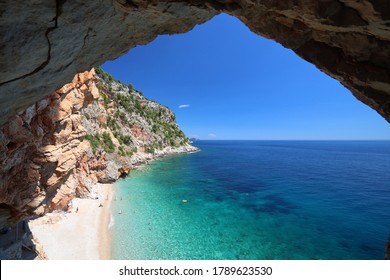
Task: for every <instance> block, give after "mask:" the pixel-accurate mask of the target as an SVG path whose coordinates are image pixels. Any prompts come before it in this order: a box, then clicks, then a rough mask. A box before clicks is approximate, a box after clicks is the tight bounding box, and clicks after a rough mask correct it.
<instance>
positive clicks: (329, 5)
mask: <svg viewBox="0 0 390 280" xmlns="http://www.w3.org/2000/svg"><path fill="white" fill-rule="evenodd" d="M0 12H1V17H0V34H1V38H2V40H1V48H0V56H1V59H0V124H2V123H4V122H5V121H6V120H7V118H8V117H9V116H11V115H13V114H15V113H17V112H18V111H21V110H24V109H26V108H27V107H28V106H30V105H32V104H33V103H35V102H37V101H39V100H40V99H42V98H43V97H45V96H47V95H48V94H50V93H51V92H53V91H54V90H55V89H57V88H59V87H61V86H62V85H64V84H65V83H68V82H70V81H71V80H72V78H73V76H74V75H75V74H76V73H79V72H82V71H85V70H88V69H90V68H91V67H93V66H96V65H100V64H102V63H103V62H104V61H106V60H109V59H114V58H117V57H119V56H121V55H122V54H124V53H126V52H127V51H128V50H130V49H131V48H133V47H135V46H136V45H143V44H147V43H148V42H150V41H152V40H153V39H154V38H156V36H157V35H159V34H175V33H183V32H187V31H189V30H191V29H192V28H193V27H194V26H195V25H196V24H200V23H204V22H206V21H208V20H209V19H211V18H212V17H213V16H214V15H216V14H218V13H220V12H225V13H228V14H231V15H233V16H236V17H237V18H239V19H240V20H241V21H242V22H243V23H244V24H246V25H247V26H248V27H249V28H250V29H251V30H252V31H253V32H255V33H257V34H259V35H261V36H264V37H267V38H270V39H273V40H275V41H277V42H279V43H281V44H282V45H283V46H285V47H287V48H290V49H292V50H294V51H295V52H296V53H297V54H298V55H299V56H301V57H302V58H303V59H305V60H307V61H309V62H311V63H313V64H315V65H316V66H317V67H318V68H319V69H321V70H322V71H323V72H325V73H327V74H328V75H330V76H332V77H333V78H335V79H337V80H339V81H340V82H341V83H342V84H343V85H344V86H346V87H347V88H348V89H350V90H351V92H352V94H354V95H355V96H356V97H357V98H358V99H359V100H361V101H362V102H364V103H366V104H367V105H369V106H370V107H372V108H373V109H375V110H376V111H378V113H379V114H381V115H382V116H383V117H384V118H386V119H387V120H388V121H389V120H390V84H389V83H390V82H389V81H390V71H389V67H390V43H389V41H390V23H389V20H390V3H389V2H388V1H387V0H375V1H374V0H371V1H368V0H366V1H365V0H362V1H350V0H338V1H337V0H320V1H317V0H316V1H314V0H284V1H273V0H261V1H260V0H241V1H233V0H226V1H225V0H218V1H212V0H208V1H202V0H186V1H179V0H176V1H175V0H173V1H158V0H128V1H125V0H114V1H112V0H100V1H81V0H75V1H65V0H57V1H43V0H35V1H24V2H21V1H1V3H0ZM221 47H223V46H221Z"/></svg>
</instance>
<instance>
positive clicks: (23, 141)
mask: <svg viewBox="0 0 390 280" xmlns="http://www.w3.org/2000/svg"><path fill="white" fill-rule="evenodd" d="M195 150H196V148H194V147H192V146H190V144H189V140H188V139H187V137H186V136H185V135H184V133H183V132H182V131H181V130H180V129H179V127H178V126H177V124H176V122H175V115H174V114H173V112H172V111H170V110H169V109H168V108H167V107H165V106H162V105H160V104H158V103H156V102H154V101H151V100H148V99H146V98H145V97H144V96H143V95H142V94H141V93H140V92H139V91H136V90H134V89H132V87H130V88H129V87H128V86H126V85H123V84H122V83H120V82H119V81H114V80H113V79H112V77H111V76H110V75H108V74H106V73H104V72H103V71H102V70H101V69H99V74H98V75H96V74H95V71H94V70H91V71H86V72H84V73H80V74H77V75H76V76H75V77H74V79H73V81H72V82H71V83H69V84H66V85H65V86H63V87H62V88H60V89H58V90H56V91H55V92H53V93H52V94H51V95H49V96H48V97H46V98H44V99H43V100H41V101H39V102H37V103H35V104H33V105H32V106H30V107H28V108H27V109H26V110H25V111H23V112H21V113H19V114H17V115H15V116H13V117H12V118H10V120H9V122H8V123H7V124H5V125H3V126H2V127H0V228H2V227H3V226H5V225H9V224H14V223H16V222H17V221H19V220H21V219H22V218H23V217H26V216H34V215H43V214H44V213H46V212H50V211H52V210H55V209H63V208H65V207H66V206H67V205H68V203H69V201H70V200H71V199H73V198H74V197H86V196H94V195H95V194H94V193H93V189H92V186H93V185H94V184H95V183H97V182H103V183H104V182H113V181H115V180H117V179H118V178H119V177H120V176H121V175H126V174H127V173H128V172H129V170H130V169H132V168H133V167H134V166H136V165H138V164H140V163H143V162H146V161H148V160H150V159H153V158H155V157H157V156H162V155H165V154H168V153H178V152H190V151H195Z"/></svg>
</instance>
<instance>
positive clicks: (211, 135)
mask: <svg viewBox="0 0 390 280" xmlns="http://www.w3.org/2000/svg"><path fill="white" fill-rule="evenodd" d="M209 137H210V138H215V137H217V135H216V134H214V133H209Z"/></svg>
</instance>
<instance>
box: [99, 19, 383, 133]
mask: <svg viewBox="0 0 390 280" xmlns="http://www.w3.org/2000/svg"><path fill="white" fill-rule="evenodd" d="M102 68H103V69H105V70H106V71H107V72H109V73H111V74H113V76H114V78H116V79H119V80H121V81H122V82H124V83H125V84H128V83H131V84H132V85H134V87H135V88H137V89H139V90H141V91H142V92H144V94H145V95H146V96H147V97H149V98H151V99H153V100H157V101H158V102H160V103H162V104H164V105H167V106H168V107H170V108H171V109H172V110H174V111H175V113H176V115H177V121H178V123H179V124H180V126H181V127H182V129H183V130H184V132H185V133H186V134H187V135H188V136H189V137H191V138H200V139H222V140H223V139H225V140H226V139H247V140H254V139H262V140H270V139H273V140H275V139H279V140H302V139H306V140H351V139H359V140H367V139H382V140H383V139H389V136H390V128H389V126H388V123H387V122H386V121H385V120H384V119H383V118H382V117H381V116H380V115H378V114H377V113H376V112H375V111H373V110H372V109H370V108H369V107H367V106H365V105H364V104H363V103H361V102H360V101H358V100H357V99H355V98H354V97H353V96H352V95H351V94H350V92H349V91H348V89H346V88H345V87H344V86H343V85H341V84H340V83H339V82H338V81H337V80H334V79H332V78H330V77H329V76H328V75H326V74H325V73H323V72H321V71H320V70H318V69H317V68H316V67H315V66H313V65H312V64H310V63H308V62H306V61H305V60H303V59H301V58H299V57H298V56H297V55H296V54H295V53H294V52H293V51H291V50H289V49H286V48H284V47H283V46H281V45H280V44H278V43H276V42H274V41H272V40H268V39H266V38H263V37H261V36H258V35H257V34H254V33H252V32H251V31H250V30H249V29H248V28H247V27H246V26H245V25H244V24H243V23H241V22H240V21H239V20H238V19H237V18H235V17H232V16H229V15H227V14H220V15H218V16H215V17H214V18H213V19H211V20H210V21H208V22H206V23H204V24H203V25H198V26H196V27H195V28H194V29H193V30H192V31H190V32H188V33H185V34H180V35H160V36H159V37H157V39H155V40H154V41H153V42H151V43H149V44H148V45H146V46H138V47H137V48H135V49H133V50H131V51H130V52H129V53H127V54H125V55H123V56H121V57H120V58H118V59H116V60H114V61H109V62H106V63H105V64H103V65H102Z"/></svg>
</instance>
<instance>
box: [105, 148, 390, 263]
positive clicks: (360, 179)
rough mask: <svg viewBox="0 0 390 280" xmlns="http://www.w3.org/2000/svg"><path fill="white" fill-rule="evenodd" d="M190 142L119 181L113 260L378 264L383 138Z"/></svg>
mask: <svg viewBox="0 0 390 280" xmlns="http://www.w3.org/2000/svg"><path fill="white" fill-rule="evenodd" d="M195 145H196V146H198V147H200V148H201V149H202V151H201V152H199V153H195V154H188V155H177V156H170V157H167V158H164V159H160V160H157V161H154V162H152V163H151V164H150V165H147V166H145V167H144V168H142V169H141V170H139V171H134V172H132V173H131V176H130V177H129V178H127V179H125V180H123V181H120V182H118V185H119V187H118V190H117V193H116V200H115V201H113V209H114V210H113V218H114V225H113V227H112V238H113V239H112V242H113V244H112V255H113V258H114V259H383V257H384V246H385V244H386V240H387V234H388V233H389V232H390V172H389V170H390V157H389V156H390V142H389V141H355V142H353V141H198V142H196V143H195ZM183 200H187V202H183ZM119 211H122V214H118V212H119Z"/></svg>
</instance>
